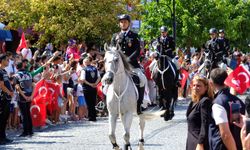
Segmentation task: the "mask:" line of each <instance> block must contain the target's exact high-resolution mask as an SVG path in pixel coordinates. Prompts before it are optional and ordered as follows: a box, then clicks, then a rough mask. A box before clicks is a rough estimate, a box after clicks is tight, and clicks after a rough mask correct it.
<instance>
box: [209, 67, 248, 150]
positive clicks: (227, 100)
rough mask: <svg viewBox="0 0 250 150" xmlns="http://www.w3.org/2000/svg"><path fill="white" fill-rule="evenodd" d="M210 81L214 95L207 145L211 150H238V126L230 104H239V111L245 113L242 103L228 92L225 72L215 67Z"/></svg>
mask: <svg viewBox="0 0 250 150" xmlns="http://www.w3.org/2000/svg"><path fill="white" fill-rule="evenodd" d="M210 77H211V82H212V85H213V86H214V89H215V92H217V93H216V95H215V99H214V101H213V105H212V119H211V123H210V125H209V147H210V149H211V150H227V149H229V150H240V149H242V145H241V141H240V128H239V127H237V126H235V125H234V123H233V121H232V114H231V113H232V112H230V111H231V110H232V104H236V105H239V108H240V110H239V111H240V113H241V114H244V113H245V105H244V103H243V102H242V101H241V100H240V99H239V98H238V97H236V96H234V95H232V94H230V91H229V89H228V88H227V87H226V86H225V84H224V81H225V79H226V78H227V72H226V71H225V70H223V69H221V68H216V69H214V70H212V72H211V75H210Z"/></svg>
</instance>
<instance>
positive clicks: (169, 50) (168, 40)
mask: <svg viewBox="0 0 250 150" xmlns="http://www.w3.org/2000/svg"><path fill="white" fill-rule="evenodd" d="M157 42H158V46H157V51H158V52H159V53H160V54H161V55H167V56H169V57H170V58H174V54H173V52H174V49H175V48H174V45H175V43H174V39H173V38H172V37H171V36H166V37H162V36H160V37H158V38H157Z"/></svg>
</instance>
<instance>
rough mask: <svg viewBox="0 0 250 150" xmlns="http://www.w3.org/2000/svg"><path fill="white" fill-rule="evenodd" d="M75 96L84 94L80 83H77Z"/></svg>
mask: <svg viewBox="0 0 250 150" xmlns="http://www.w3.org/2000/svg"><path fill="white" fill-rule="evenodd" d="M76 96H84V94H83V88H82V85H81V84H77V91H76Z"/></svg>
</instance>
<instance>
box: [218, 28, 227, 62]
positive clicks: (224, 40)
mask: <svg viewBox="0 0 250 150" xmlns="http://www.w3.org/2000/svg"><path fill="white" fill-rule="evenodd" d="M218 39H219V40H220V43H221V50H222V51H223V56H224V57H227V56H228V53H229V52H230V44H229V40H228V39H227V38H225V31H224V29H220V30H219V38H218Z"/></svg>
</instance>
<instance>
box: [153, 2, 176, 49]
mask: <svg viewBox="0 0 250 150" xmlns="http://www.w3.org/2000/svg"><path fill="white" fill-rule="evenodd" d="M159 1H160V0H156V2H157V3H159ZM165 6H167V7H168V9H169V10H170V13H171V18H172V27H173V38H174V41H175V42H174V43H175V45H174V47H175V46H176V16H175V0H173V9H171V7H170V6H169V5H165ZM172 10H173V11H172Z"/></svg>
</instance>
